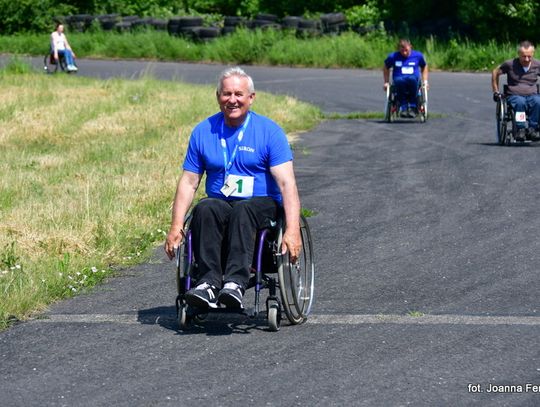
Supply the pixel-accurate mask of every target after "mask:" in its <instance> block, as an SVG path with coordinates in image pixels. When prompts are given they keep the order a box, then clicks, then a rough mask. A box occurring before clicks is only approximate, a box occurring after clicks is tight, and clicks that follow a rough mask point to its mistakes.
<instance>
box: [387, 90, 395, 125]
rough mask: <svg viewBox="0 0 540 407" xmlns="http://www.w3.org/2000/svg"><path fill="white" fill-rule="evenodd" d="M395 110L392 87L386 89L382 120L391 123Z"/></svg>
mask: <svg viewBox="0 0 540 407" xmlns="http://www.w3.org/2000/svg"><path fill="white" fill-rule="evenodd" d="M396 112H397V109H396V106H395V97H394V92H393V85H390V86H388V87H387V88H386V102H385V105H384V120H385V121H387V122H388V123H392V122H393V121H394V120H395V115H396Z"/></svg>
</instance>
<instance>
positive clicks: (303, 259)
mask: <svg viewBox="0 0 540 407" xmlns="http://www.w3.org/2000/svg"><path fill="white" fill-rule="evenodd" d="M283 218H284V216H283V215H281V216H279V217H278V219H277V221H275V222H273V224H272V226H271V227H268V228H265V229H262V230H260V231H258V233H257V237H256V242H255V253H254V255H253V263H252V267H251V277H250V279H249V283H248V286H247V289H250V288H254V292H255V294H254V305H253V307H252V308H241V309H228V308H226V307H223V306H218V308H208V309H204V310H201V309H198V308H196V307H193V306H190V305H188V304H187V303H186V301H185V298H184V296H185V293H186V292H187V291H188V290H189V289H190V288H192V287H195V286H196V285H197V282H196V281H195V279H194V277H193V276H194V275H196V272H195V271H196V268H197V259H196V256H195V253H194V252H193V245H192V234H191V230H190V227H189V226H190V222H191V215H189V216H188V217H187V219H186V222H185V223H184V229H185V236H184V239H183V241H182V244H181V245H180V247H179V248H178V251H177V256H176V284H177V292H178V295H177V297H176V313H177V322H178V326H179V328H180V330H182V331H183V330H188V329H189V328H190V327H191V326H192V324H193V323H202V322H204V320H205V318H206V317H207V316H208V314H210V313H240V314H244V315H247V316H248V317H250V318H256V317H259V316H261V315H265V316H266V319H267V323H268V329H269V330H270V331H278V330H279V328H280V324H281V320H282V319H283V313H284V314H285V316H286V317H287V319H288V320H289V322H290V323H291V324H292V325H298V324H302V323H303V322H305V321H306V320H307V318H308V315H309V313H310V311H311V306H312V303H313V291H314V278H315V265H314V261H313V246H312V240H311V233H310V230H309V226H308V223H307V220H306V218H305V217H304V216H303V215H301V217H300V232H301V238H302V251H301V253H300V255H299V257H298V260H297V261H296V263H292V262H291V261H290V258H289V254H288V253H286V254H285V255H282V254H281V242H282V237H283V230H284V220H283ZM247 289H246V292H247ZM263 290H268V295H267V296H266V298H265V300H264V303H265V311H261V308H262V305H261V303H262V300H263V297H262V294H263ZM278 292H279V295H278ZM244 301H247V298H246V297H244Z"/></svg>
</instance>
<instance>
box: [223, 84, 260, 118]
mask: <svg viewBox="0 0 540 407" xmlns="http://www.w3.org/2000/svg"><path fill="white" fill-rule="evenodd" d="M221 84H222V86H221V93H220V94H218V95H217V100H218V103H219V108H220V110H221V111H222V112H223V115H224V116H225V124H227V125H228V126H231V127H238V126H240V125H241V124H242V123H243V122H244V120H245V118H246V115H247V113H248V111H249V108H250V107H251V104H252V103H253V100H254V99H255V93H250V92H249V82H248V79H247V78H244V77H240V76H231V77H228V78H225V79H224V80H223V81H222V82H221Z"/></svg>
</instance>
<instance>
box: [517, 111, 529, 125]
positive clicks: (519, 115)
mask: <svg viewBox="0 0 540 407" xmlns="http://www.w3.org/2000/svg"><path fill="white" fill-rule="evenodd" d="M526 121H527V115H526V114H525V112H516V122H520V123H523V122H526Z"/></svg>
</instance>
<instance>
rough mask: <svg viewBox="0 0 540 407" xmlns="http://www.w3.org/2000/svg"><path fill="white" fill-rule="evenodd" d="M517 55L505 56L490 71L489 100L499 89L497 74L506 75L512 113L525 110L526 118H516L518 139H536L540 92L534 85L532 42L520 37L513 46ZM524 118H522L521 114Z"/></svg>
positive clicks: (537, 69)
mask: <svg viewBox="0 0 540 407" xmlns="http://www.w3.org/2000/svg"><path fill="white" fill-rule="evenodd" d="M517 48H518V49H517V52H518V57H517V58H514V59H509V60H507V61H505V62H503V63H502V64H501V65H499V66H498V67H497V68H495V69H494V70H493V72H492V74H491V87H492V89H493V100H494V101H495V102H496V101H497V100H498V99H499V98H500V97H501V94H500V92H499V77H500V76H501V75H506V81H507V84H508V93H507V95H506V100H507V102H508V103H509V104H510V105H511V106H512V109H513V110H514V112H516V114H518V115H519V112H525V114H526V115H527V119H528V121H529V126H528V127H526V120H516V127H517V128H518V133H517V134H518V135H517V137H516V139H517V140H518V141H524V140H525V139H535V140H538V139H540V136H539V132H538V130H539V127H538V126H539V120H540V95H539V94H538V89H537V84H536V83H537V79H538V76H540V61H539V60H537V59H534V45H533V44H532V43H531V42H530V41H522V42H520V43H519V45H518V47H517ZM523 119H524V118H523Z"/></svg>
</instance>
